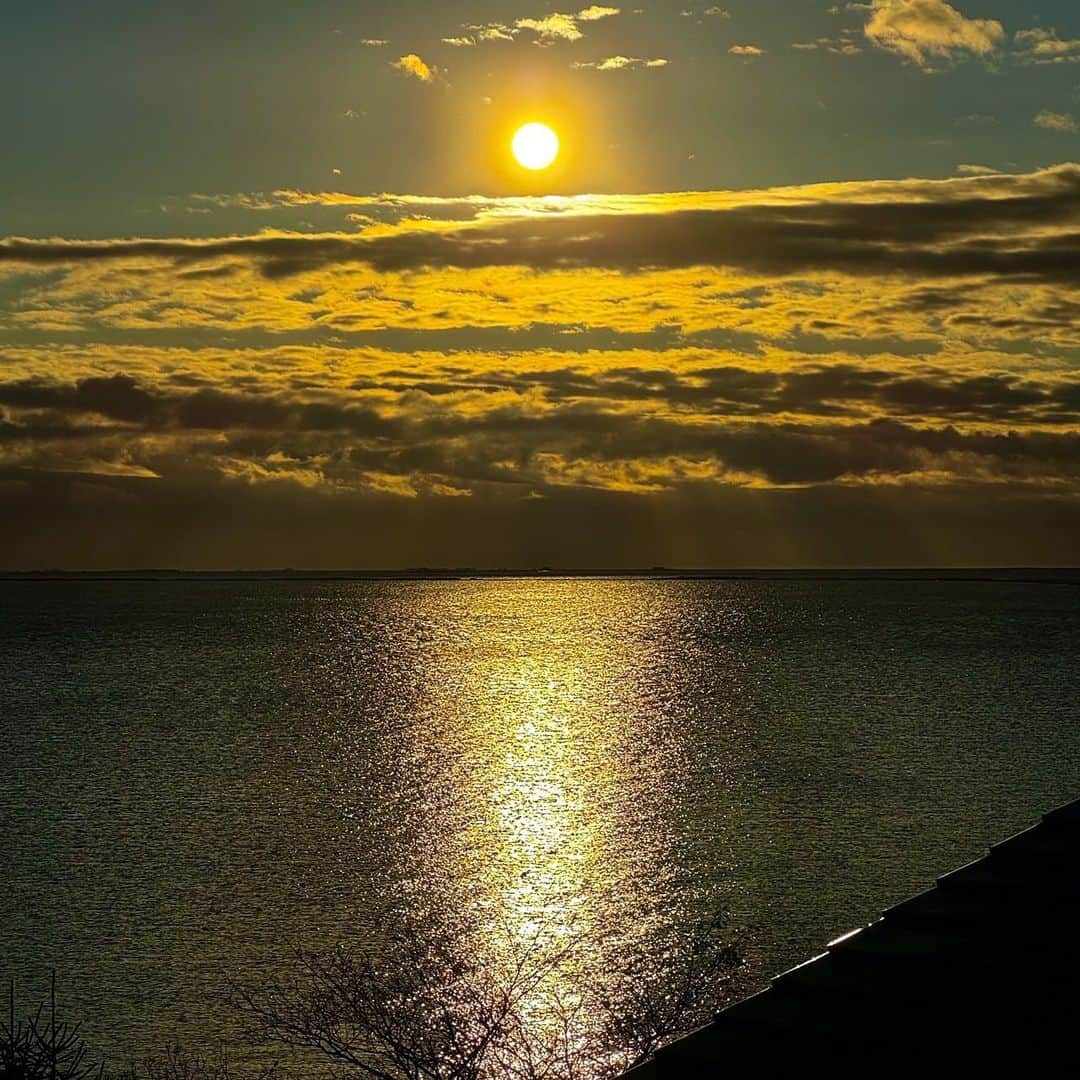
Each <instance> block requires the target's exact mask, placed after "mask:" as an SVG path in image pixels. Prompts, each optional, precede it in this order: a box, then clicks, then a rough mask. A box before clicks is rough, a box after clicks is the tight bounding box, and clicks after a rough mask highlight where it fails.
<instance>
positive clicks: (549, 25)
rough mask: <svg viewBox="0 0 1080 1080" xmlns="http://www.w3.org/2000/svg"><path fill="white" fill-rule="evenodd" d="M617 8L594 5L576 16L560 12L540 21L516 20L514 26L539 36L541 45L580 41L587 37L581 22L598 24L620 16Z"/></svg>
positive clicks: (545, 16) (583, 9)
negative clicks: (600, 21)
mask: <svg viewBox="0 0 1080 1080" xmlns="http://www.w3.org/2000/svg"><path fill="white" fill-rule="evenodd" d="M619 11H620V9H619V8H616V7H605V6H602V5H600V4H593V5H591V6H590V7H587V8H582V9H581V11H579V12H577V13H576V14H574V15H567V14H563V13H560V12H552V13H551V14H550V15H544V16H542V17H541V18H539V19H516V20H515V21H514V26H515V28H516V29H518V30H531V31H532V32H533V33H534V34H536V35H537V37H538V38H539V41H540V43H541V44H547V45H550V44H553V43H554V42H556V41H580V40H581V39H582V38H583V37H584V36H585V35H584V33H583V32H582V30H581V28H580V26H578V23H579V22H596V21H597V20H599V19H608V18H611V17H612V16H614V15H618V14H619Z"/></svg>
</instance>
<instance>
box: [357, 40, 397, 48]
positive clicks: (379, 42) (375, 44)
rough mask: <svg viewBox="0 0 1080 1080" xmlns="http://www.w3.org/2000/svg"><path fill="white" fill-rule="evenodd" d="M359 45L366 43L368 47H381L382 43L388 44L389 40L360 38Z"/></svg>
mask: <svg viewBox="0 0 1080 1080" xmlns="http://www.w3.org/2000/svg"><path fill="white" fill-rule="evenodd" d="M360 44H361V45H366V46H367V47H368V48H370V49H381V48H382V47H383V46H384V45H389V44H390V42H389V41H388V40H387V39H386V38H361V39H360Z"/></svg>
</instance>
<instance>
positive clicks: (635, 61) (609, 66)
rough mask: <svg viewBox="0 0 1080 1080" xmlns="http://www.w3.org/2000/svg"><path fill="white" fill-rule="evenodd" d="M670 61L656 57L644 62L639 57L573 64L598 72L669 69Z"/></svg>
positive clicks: (614, 57) (611, 58) (576, 66)
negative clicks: (628, 69)
mask: <svg viewBox="0 0 1080 1080" xmlns="http://www.w3.org/2000/svg"><path fill="white" fill-rule="evenodd" d="M669 63H670V61H669V60H665V59H663V57H656V58H655V59H653V60H644V59H642V58H641V57H637V56H609V57H607V59H605V60H587V61H580V60H578V61H575V62H574V63H573V64H571V65H570V66H571V67H574V68H593V69H594V70H596V71H621V70H623V69H624V68H661V67H667V66H668V64H669Z"/></svg>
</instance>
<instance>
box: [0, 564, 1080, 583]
mask: <svg viewBox="0 0 1080 1080" xmlns="http://www.w3.org/2000/svg"><path fill="white" fill-rule="evenodd" d="M546 579H555V580H604V579H606V580H645V581H650V580H651V581H940V582H953V583H959V582H975V583H988V582H1000V583H1011V584H1025V585H1080V567H950V568H930V567H891V568H886V567H881V568H876V567H875V568H869V567H867V568H856V569H820V568H818V569H813V568H808V569H797V570H777V569H769V570H764V569H673V568H667V567H652V568H640V569H634V570H617V569H598V570H593V569H559V570H556V569H548V568H540V569H532V570H511V569H495V570H484V569H477V568H471V567H462V568H445V569H444V568H428V567H417V568H410V569H405V570H294V569H281V570H168V569H144V570H4V571H0V581H23V582H46V581H49V582H65V581H66V582H79V581H101V582H108V581H113V582H148V583H152V582H159V583H165V582H176V583H185V582H187V583H195V584H199V583H207V582H264V581H265V582H273V581H298V582H334V581H341V582H348V581H489V580H490V581H503V580H523V581H543V580H546Z"/></svg>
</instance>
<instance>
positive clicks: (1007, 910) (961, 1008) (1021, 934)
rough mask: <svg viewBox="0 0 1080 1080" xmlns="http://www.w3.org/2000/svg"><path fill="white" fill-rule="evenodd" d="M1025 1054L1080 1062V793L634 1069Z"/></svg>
mask: <svg viewBox="0 0 1080 1080" xmlns="http://www.w3.org/2000/svg"><path fill="white" fill-rule="evenodd" d="M1017 1065H1022V1066H1025V1067H1029V1068H1032V1069H1033V1070H1034V1072H1033V1074H1032V1075H1033V1076H1075V1075H1080V801H1077V802H1074V803H1071V804H1070V805H1068V806H1063V807H1061V808H1060V809H1058V810H1055V811H1053V812H1052V813H1050V814H1047V815H1046V816H1045V817H1044V818H1043V819H1042V821H1041V822H1040V823H1039V824H1038V825H1036V826H1035V827H1034V828H1032V829H1028V830H1027V831H1026V832H1022V833H1020V834H1018V835H1017V836H1014V837H1012V838H1011V839H1009V840H1006V841H1004V842H1003V843H1000V844H997V845H995V846H994V847H992V848H991V849H990V854H989V855H988V856H986V857H985V858H982V859H979V860H978V861H977V862H974V863H971V864H970V865H969V866H965V867H963V868H962V869H959V870H955V871H953V872H952V873H950V874H946V875H945V876H944V877H941V878H939V879H938V881H937V884H936V886H935V887H934V888H933V889H930V890H929V891H928V892H924V893H922V894H920V895H918V896H915V897H912V898H911V899H910V900H906V901H904V902H903V903H902V904H898V905H897V906H896V907H893V908H890V909H889V910H888V911H886V912H885V914H884V915H883V916H882V918H880V919H878V920H877V921H876V922H873V923H871V924H870V925H869V926H867V927H865V928H863V929H861V930H856V931H854V932H853V933H850V934H847V935H845V936H844V937H842V938H839V939H837V940H836V941H834V942H833V943H832V944H831V945H829V946H828V947H827V949H826V951H825V952H824V953H822V954H821V955H820V956H817V957H815V958H814V959H813V960H810V961H808V962H807V963H805V964H802V965H800V966H799V967H797V968H794V969H792V970H791V971H788V972H786V973H785V974H783V975H781V976H779V977H778V978H776V979H774V980H773V982H772V984H771V985H770V987H769V988H768V989H766V990H763V991H762V992H761V993H758V994H755V995H754V996H753V997H750V998H747V999H745V1000H743V1001H740V1002H738V1003H737V1004H735V1005H732V1006H730V1007H729V1008H727V1009H725V1010H723V1011H722V1012H721V1013H719V1014H718V1016H717V1018H716V1020H715V1021H713V1023H711V1024H709V1025H708V1026H706V1027H704V1028H702V1029H700V1030H699V1031H696V1032H694V1033H693V1034H691V1035H688V1036H686V1037H685V1038H683V1039H679V1040H678V1041H676V1042H674V1043H671V1044H670V1045H669V1046H667V1047H665V1048H664V1049H662V1050H661V1051H660V1052H659V1053H658V1054H657V1055H656V1057H655V1058H654V1059H653V1060H652V1061H650V1062H648V1063H647V1064H645V1065H644V1066H642V1067H641V1068H640V1069H638V1070H635V1071H634V1073H633V1074H632V1076H633V1077H634V1080H665V1078H667V1077H673V1078H674V1077H681V1076H698V1075H710V1076H711V1075H719V1074H720V1073H722V1072H723V1073H726V1072H729V1070H731V1069H738V1070H740V1071H741V1073H742V1075H744V1076H789V1075H790V1076H794V1075H814V1074H816V1073H818V1072H820V1071H822V1069H824V1070H825V1071H826V1072H827V1074H828V1075H832V1076H836V1075H842V1076H865V1077H872V1076H880V1075H882V1074H891V1075H901V1074H909V1073H910V1071H911V1070H912V1069H918V1070H919V1075H921V1076H926V1075H930V1076H933V1075H938V1074H941V1075H944V1073H945V1072H946V1071H949V1072H950V1073H953V1072H957V1073H958V1075H961V1076H968V1075H971V1074H972V1070H974V1069H979V1070H981V1071H983V1072H988V1074H989V1075H998V1074H999V1073H1000V1072H1002V1071H1004V1070H1006V1069H1009V1068H1013V1069H1015V1068H1016V1066H1017ZM911 1075H914V1074H911Z"/></svg>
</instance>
